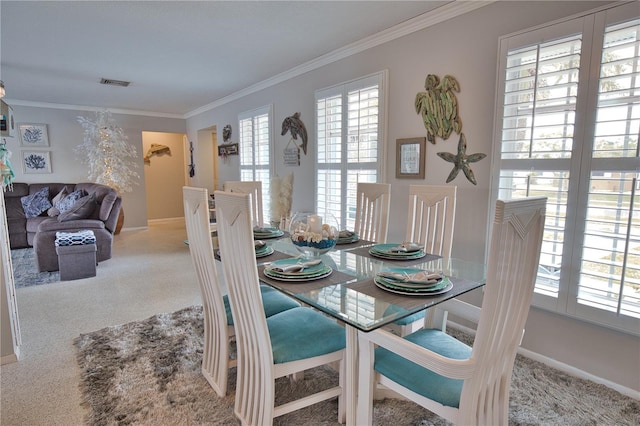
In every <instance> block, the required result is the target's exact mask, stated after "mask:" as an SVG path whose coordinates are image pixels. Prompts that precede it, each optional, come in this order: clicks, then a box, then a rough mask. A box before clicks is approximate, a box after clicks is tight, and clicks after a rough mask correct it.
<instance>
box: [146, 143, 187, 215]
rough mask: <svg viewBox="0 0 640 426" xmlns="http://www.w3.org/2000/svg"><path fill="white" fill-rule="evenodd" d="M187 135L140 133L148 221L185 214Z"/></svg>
mask: <svg viewBox="0 0 640 426" xmlns="http://www.w3.org/2000/svg"><path fill="white" fill-rule="evenodd" d="M186 140H187V138H186V135H184V134H182V133H162V132H142V151H143V156H144V184H145V191H146V196H147V220H158V219H173V218H181V217H184V207H183V205H182V187H183V186H184V185H185V184H187V182H188V180H187V178H188V174H187V173H188V171H187V164H188V163H189V160H188V159H187V157H186V155H185V153H186V152H188V147H186V146H185V143H186Z"/></svg>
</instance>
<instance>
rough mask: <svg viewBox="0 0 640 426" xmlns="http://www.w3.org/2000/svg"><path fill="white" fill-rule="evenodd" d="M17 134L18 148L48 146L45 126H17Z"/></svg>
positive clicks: (25, 124) (24, 124) (28, 124)
mask: <svg viewBox="0 0 640 426" xmlns="http://www.w3.org/2000/svg"><path fill="white" fill-rule="evenodd" d="M18 133H19V134H20V146H26V147H42V146H49V134H48V132H47V125H46V124H30V123H22V124H18Z"/></svg>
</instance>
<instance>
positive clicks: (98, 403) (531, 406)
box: [74, 306, 640, 426]
mask: <svg viewBox="0 0 640 426" xmlns="http://www.w3.org/2000/svg"><path fill="white" fill-rule="evenodd" d="M463 338H465V337H464V336H463ZM466 339H468V337H466ZM202 340H203V316H202V307H201V306H192V307H189V308H185V309H183V310H180V311H177V312H174V313H169V314H159V315H155V316H153V317H151V318H148V319H146V320H143V321H138V322H132V323H129V324H124V325H120V326H115V327H108V328H104V329H102V330H98V331H95V332H92V333H88V334H82V335H80V337H78V338H76V339H75V341H74V344H75V346H76V348H77V356H78V363H79V365H80V368H81V370H82V373H81V376H82V381H81V384H80V387H81V390H82V392H83V397H84V402H83V404H84V405H86V406H87V407H88V408H89V412H88V417H87V422H88V424H90V425H235V424H238V421H237V419H236V418H235V417H234V414H233V402H234V397H233V389H235V369H231V370H230V372H229V382H230V383H229V388H230V389H231V392H230V393H229V395H227V396H226V397H225V398H220V397H218V396H217V395H216V393H215V392H214V391H213V390H212V389H211V388H210V386H209V385H208V383H207V382H206V380H205V379H204V378H203V377H202V374H201V373H200V369H201V360H202ZM332 383H337V373H336V372H335V371H333V370H331V369H329V368H317V369H314V370H311V371H308V372H306V373H305V380H303V381H301V382H298V383H293V384H291V383H290V382H289V381H288V379H286V378H283V379H279V382H278V383H277V384H276V393H277V403H281V402H286V401H287V400H289V399H291V397H292V396H293V395H301V394H303V393H306V392H309V391H312V390H313V389H314V388H315V387H320V386H322V387H325V386H327V385H328V384H332ZM374 419H375V423H374V424H376V425H419V426H427V425H446V424H448V423H447V422H445V421H444V420H443V419H441V418H439V417H438V416H435V415H434V414H432V413H430V412H429V411H427V410H425V409H422V408H420V407H418V406H417V405H415V404H413V403H411V402H407V401H401V400H396V399H385V400H382V401H376V402H375V404H374ZM275 424H276V425H314V426H315V425H338V422H337V401H336V400H331V401H325V402H323V403H320V404H316V405H314V406H311V407H308V408H306V409H303V410H299V411H297V412H293V413H290V414H287V415H285V416H282V417H279V418H276V421H275ZM509 424H511V425H638V424H640V404H639V402H638V401H636V400H634V399H632V398H629V397H626V396H624V395H621V394H620V393H618V392H616V391H613V390H611V389H609V388H607V387H606V386H603V385H599V384H596V383H593V382H590V381H587V380H582V379H578V378H575V377H572V376H569V375H566V374H564V373H561V372H559V371H557V370H554V369H551V368H549V367H547V366H545V365H543V364H541V363H538V362H535V361H532V360H529V359H527V358H524V357H521V356H518V358H517V360H516V364H515V368H514V374H513V380H512V384H511V398H510V414H509Z"/></svg>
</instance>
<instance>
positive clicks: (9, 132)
mask: <svg viewBox="0 0 640 426" xmlns="http://www.w3.org/2000/svg"><path fill="white" fill-rule="evenodd" d="M0 110H1V114H2V117H1V119H0V136H8V137H10V138H12V137H14V136H15V135H16V123H15V119H14V118H13V108H11V105H7V104H6V103H5V102H4V101H2V102H1V103H0Z"/></svg>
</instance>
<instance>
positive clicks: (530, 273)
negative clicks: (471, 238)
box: [358, 197, 547, 425]
mask: <svg viewBox="0 0 640 426" xmlns="http://www.w3.org/2000/svg"><path fill="white" fill-rule="evenodd" d="M546 200H547V199H546V197H532V198H524V199H518V200H509V201H502V200H498V201H497V202H496V212H495V218H494V222H493V227H492V231H491V243H490V248H489V254H488V259H487V279H486V281H487V283H486V286H485V287H484V295H483V301H482V306H481V308H478V307H476V306H473V305H470V304H468V303H466V302H463V301H460V300H458V299H452V300H450V301H447V302H445V304H447V305H448V306H447V308H446V309H447V310H449V311H450V312H452V313H454V314H455V315H456V316H459V317H461V318H462V319H464V320H470V321H473V322H477V324H478V326H477V330H476V335H475V338H474V341H473V345H472V347H471V348H469V347H468V346H467V345H465V344H463V343H462V342H460V341H459V340H457V339H455V338H454V337H451V336H449V335H447V334H445V333H444V332H442V331H441V330H438V329H421V330H418V331H416V332H414V333H412V334H410V335H408V336H406V337H404V338H402V337H399V336H397V335H394V334H392V333H389V332H388V331H385V330H375V331H373V332H370V333H359V339H360V340H361V342H360V358H359V363H360V367H361V370H360V376H359V384H360V386H361V387H360V391H361V393H360V395H362V399H359V402H358V421H359V422H362V423H363V424H365V423H367V422H368V421H369V420H370V417H371V413H372V405H371V399H372V395H373V389H372V386H373V379H372V376H369V372H370V371H372V369H375V371H376V372H377V374H378V375H377V376H376V377H378V380H379V382H380V383H381V384H382V385H383V386H386V387H387V388H390V389H392V390H393V391H395V392H398V393H400V394H401V395H403V396H404V397H406V398H408V399H411V400H412V401H414V402H417V403H419V404H420V405H422V406H423V407H425V408H427V409H429V410H430V411H432V412H434V413H436V414H438V415H439V416H441V417H444V418H445V419H447V420H449V421H451V422H453V423H455V424H460V425H507V424H509V417H508V409H509V387H510V384H511V376H512V371H513V364H514V361H515V356H516V352H517V349H518V346H519V345H520V343H521V340H522V336H523V332H524V325H525V322H526V319H527V316H528V313H529V307H530V305H531V299H532V297H533V290H534V286H535V281H536V274H537V268H538V262H539V259H540V250H541V244H542V237H543V232H544V221H545V206H546ZM443 305H444V304H443ZM375 346H377V347H378V348H377V349H374V347H375ZM374 353H375V367H374V356H373V354H374ZM389 354H390V355H391V356H389ZM396 354H397V355H396ZM409 360H411V361H409ZM398 373H399V374H398Z"/></svg>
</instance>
